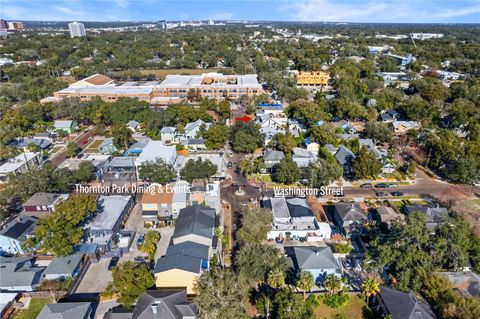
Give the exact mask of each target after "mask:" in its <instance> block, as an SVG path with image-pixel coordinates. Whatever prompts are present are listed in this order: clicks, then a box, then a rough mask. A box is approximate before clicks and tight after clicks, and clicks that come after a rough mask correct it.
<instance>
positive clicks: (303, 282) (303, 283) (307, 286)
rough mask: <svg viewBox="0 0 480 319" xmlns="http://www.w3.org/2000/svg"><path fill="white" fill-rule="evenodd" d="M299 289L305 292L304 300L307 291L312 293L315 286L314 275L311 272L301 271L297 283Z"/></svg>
mask: <svg viewBox="0 0 480 319" xmlns="http://www.w3.org/2000/svg"><path fill="white" fill-rule="evenodd" d="M295 285H296V287H297V288H298V289H301V290H302V291H303V298H304V299H305V291H310V290H311V289H312V286H313V275H312V273H311V272H309V271H301V272H300V273H299V274H298V278H297V282H296V283H295Z"/></svg>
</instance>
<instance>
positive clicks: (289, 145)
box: [272, 131, 298, 154]
mask: <svg viewBox="0 0 480 319" xmlns="http://www.w3.org/2000/svg"><path fill="white" fill-rule="evenodd" d="M272 142H273V143H274V144H275V145H276V147H277V148H278V150H280V151H282V152H284V153H285V154H291V153H292V150H293V148H294V147H296V146H297V144H298V142H297V139H296V138H295V136H293V135H292V133H290V131H287V132H286V133H285V134H277V135H275V136H274V137H273V141H272Z"/></svg>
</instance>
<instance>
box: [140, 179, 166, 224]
mask: <svg viewBox="0 0 480 319" xmlns="http://www.w3.org/2000/svg"><path fill="white" fill-rule="evenodd" d="M172 199H173V189H172V188H171V185H165V186H162V185H150V186H149V187H148V189H147V191H146V192H144V193H143V195H142V202H141V203H142V217H143V219H144V222H145V223H149V224H152V223H153V224H155V223H156V222H157V221H158V220H159V219H161V220H166V219H172V218H173V214H172Z"/></svg>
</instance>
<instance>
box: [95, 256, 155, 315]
mask: <svg viewBox="0 0 480 319" xmlns="http://www.w3.org/2000/svg"><path fill="white" fill-rule="evenodd" d="M154 284H155V279H154V278H153V276H152V274H151V273H150V271H148V268H147V266H146V265H145V264H137V263H135V262H133V261H126V262H123V263H120V264H118V265H117V266H116V267H115V268H113V270H112V281H111V282H110V283H109V284H108V286H107V288H105V290H104V291H102V295H103V296H112V295H113V294H118V296H119V298H118V299H117V301H118V303H120V304H121V305H123V306H125V307H128V306H131V305H133V304H134V303H135V301H136V300H137V298H138V297H139V296H140V295H141V294H142V293H144V292H145V291H146V290H147V289H148V288H150V287H152V286H153V285H154Z"/></svg>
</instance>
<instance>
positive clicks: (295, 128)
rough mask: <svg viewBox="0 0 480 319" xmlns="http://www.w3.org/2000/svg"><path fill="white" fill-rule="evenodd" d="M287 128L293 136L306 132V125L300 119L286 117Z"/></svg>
mask: <svg viewBox="0 0 480 319" xmlns="http://www.w3.org/2000/svg"><path fill="white" fill-rule="evenodd" d="M288 130H289V131H290V133H292V135H293V136H300V135H301V134H303V133H306V132H307V126H306V125H305V124H304V123H303V122H301V121H300V120H295V119H288Z"/></svg>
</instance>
